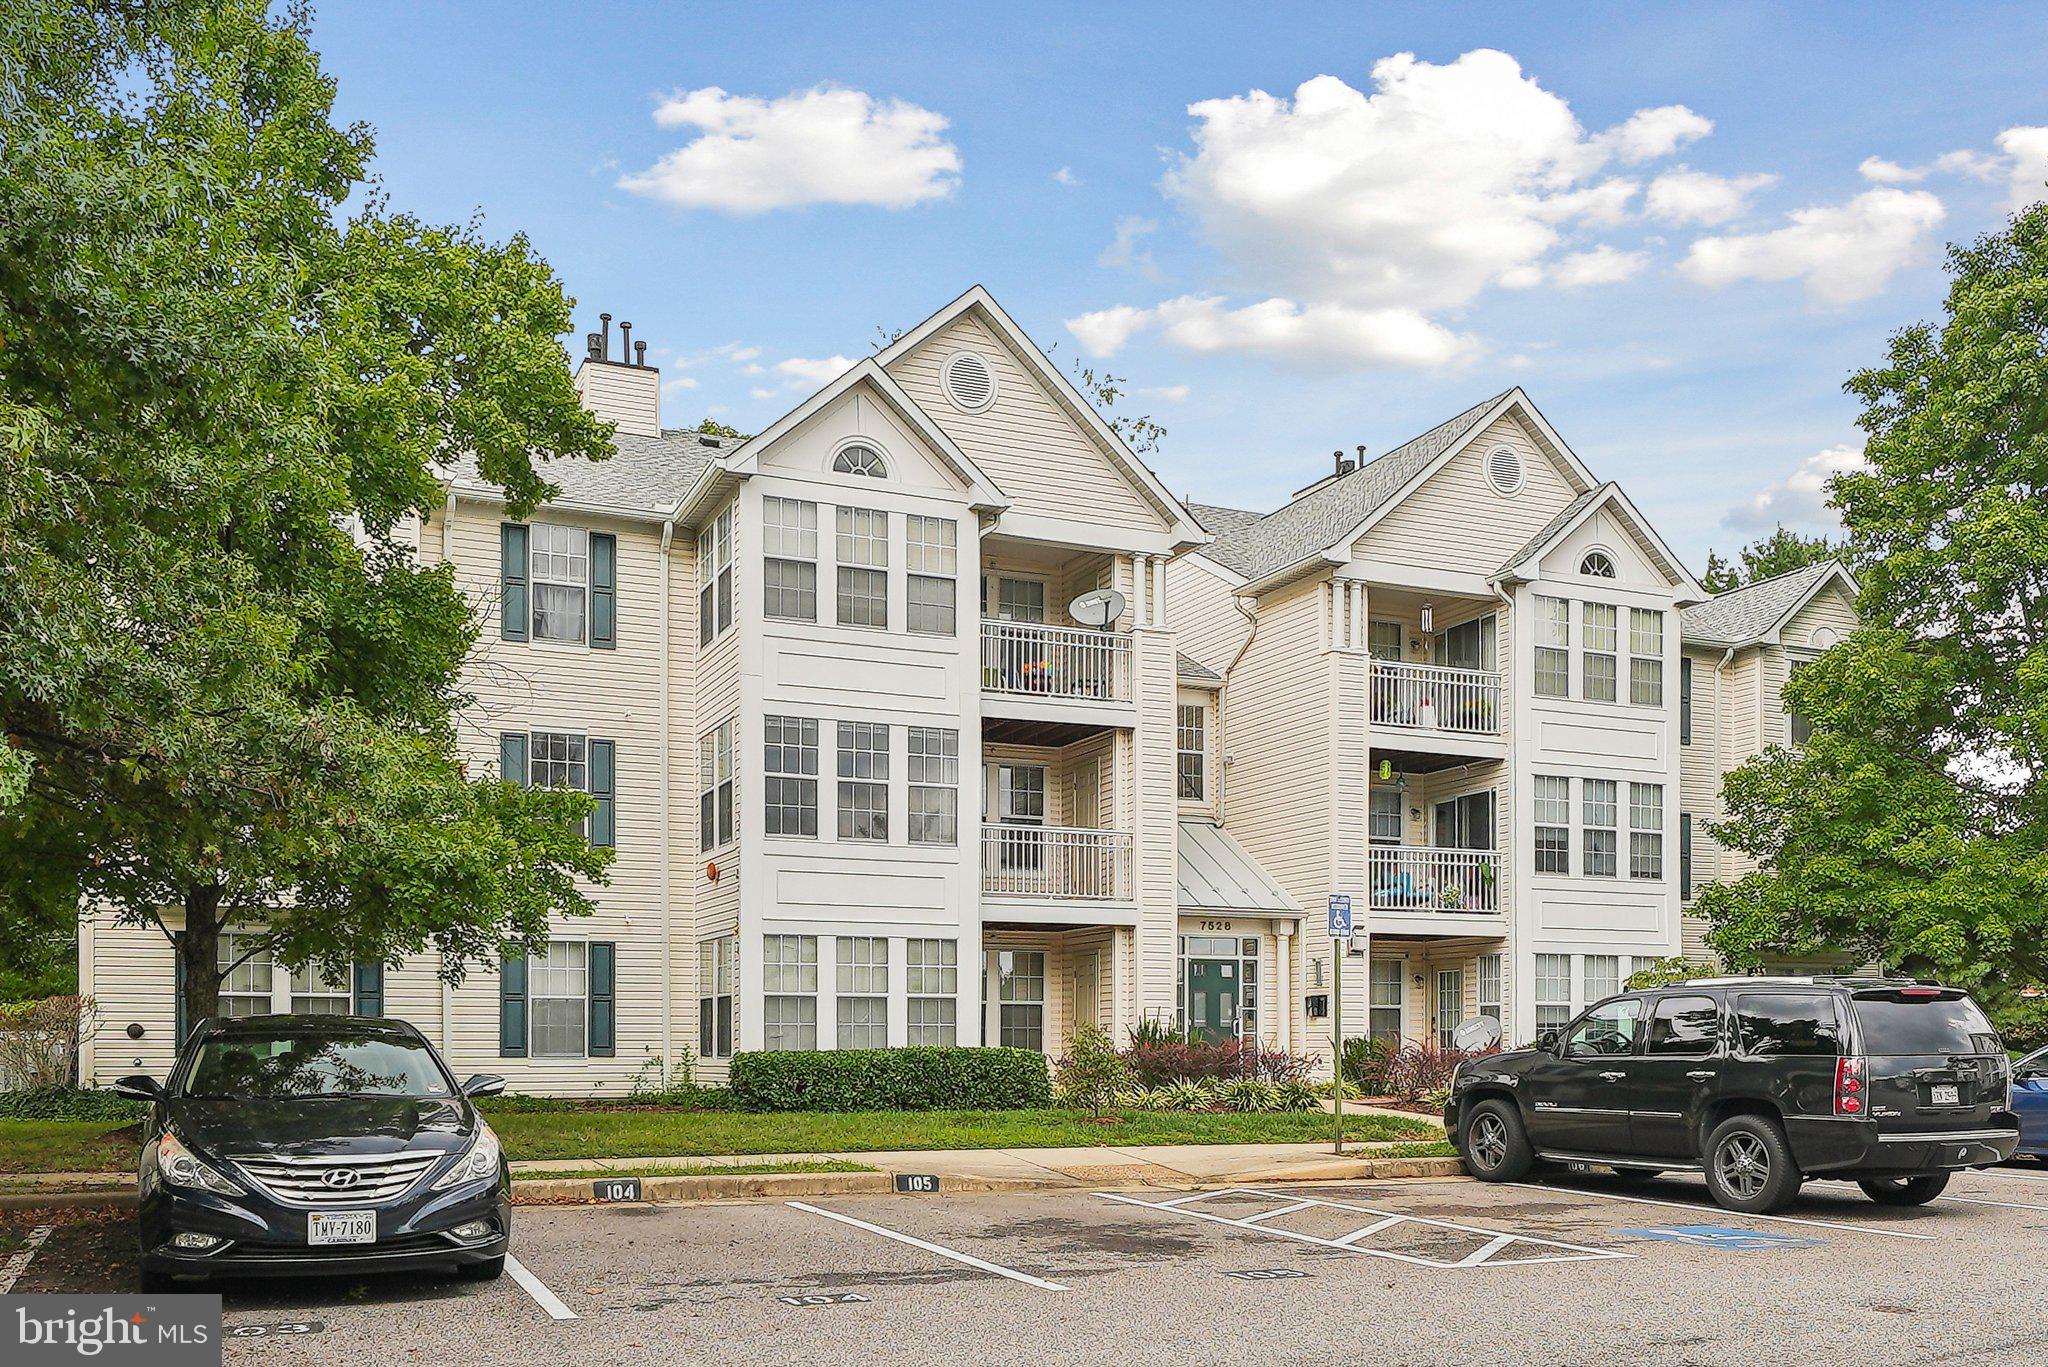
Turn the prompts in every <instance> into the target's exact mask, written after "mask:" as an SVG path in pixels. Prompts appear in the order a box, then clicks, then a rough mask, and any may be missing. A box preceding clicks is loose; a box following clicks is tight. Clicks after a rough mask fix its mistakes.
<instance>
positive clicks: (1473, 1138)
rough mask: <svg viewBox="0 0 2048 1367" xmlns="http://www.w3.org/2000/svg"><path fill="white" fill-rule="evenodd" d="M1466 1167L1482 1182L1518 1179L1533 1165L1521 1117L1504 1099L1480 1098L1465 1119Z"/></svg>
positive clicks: (1534, 1159) (1462, 1146)
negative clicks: (1486, 1099)
mask: <svg viewBox="0 0 2048 1367" xmlns="http://www.w3.org/2000/svg"><path fill="white" fill-rule="evenodd" d="M1460 1147H1461V1148H1462V1149H1463V1150H1464V1158H1465V1166H1466V1167H1468V1168H1470V1169H1471V1170H1472V1175H1473V1176H1474V1177H1476V1178H1478V1179H1479V1180H1480V1181H1482V1182H1519V1181H1521V1180H1522V1179H1523V1178H1524V1177H1527V1176H1528V1175H1529V1169H1530V1168H1532V1167H1534V1166H1535V1165H1536V1153H1535V1150H1533V1149H1531V1148H1530V1147H1529V1133H1528V1131H1527V1130H1525V1129H1523V1128H1522V1116H1521V1113H1520V1112H1519V1111H1517V1110H1516V1109H1515V1108H1514V1105H1513V1103H1511V1102H1507V1101H1498V1100H1495V1101H1482V1102H1480V1103H1479V1105H1478V1106H1476V1107H1474V1108H1473V1111H1472V1118H1471V1119H1470V1120H1467V1121H1466V1122H1465V1136H1464V1143H1463V1144H1462V1145H1461V1146H1460Z"/></svg>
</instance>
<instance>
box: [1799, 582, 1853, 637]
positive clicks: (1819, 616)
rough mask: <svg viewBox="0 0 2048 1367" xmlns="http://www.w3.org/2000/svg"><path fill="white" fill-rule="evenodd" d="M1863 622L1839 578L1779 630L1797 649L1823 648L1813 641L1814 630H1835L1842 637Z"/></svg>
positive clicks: (1836, 634) (1816, 595) (1837, 635)
mask: <svg viewBox="0 0 2048 1367" xmlns="http://www.w3.org/2000/svg"><path fill="white" fill-rule="evenodd" d="M1860 625H1862V623H1861V621H1860V620H1859V619H1858V618H1857V616H1856V605H1855V604H1854V603H1852V602H1851V601H1849V595H1848V592H1847V591H1846V590H1844V589H1843V587H1842V585H1841V583H1840V581H1839V580H1837V581H1834V582H1831V583H1829V584H1828V586H1827V587H1826V588H1824V589H1822V590H1821V591H1820V592H1819V593H1816V594H1815V595H1814V596H1813V597H1812V599H1810V600H1809V601H1808V602H1807V604H1806V605H1805V606H1804V607H1802V608H1800V609H1799V611H1797V612H1795V613H1793V614H1792V617H1791V620H1790V621H1788V622H1786V623H1785V629H1784V631H1782V632H1781V633H1780V636H1781V638H1782V639H1783V641H1784V643H1785V644H1786V645H1787V646H1790V647H1792V648H1793V649H1795V650H1801V649H1804V650H1821V649H1825V646H1824V645H1822V644H1821V643H1819V642H1816V641H1815V640H1814V633H1815V632H1817V631H1821V630H1823V629H1825V630H1828V631H1832V632H1834V633H1835V639H1837V640H1840V639H1841V638H1842V637H1844V636H1847V635H1848V634H1849V633H1850V632H1852V631H1854V630H1856V628H1857V627H1858V626H1860Z"/></svg>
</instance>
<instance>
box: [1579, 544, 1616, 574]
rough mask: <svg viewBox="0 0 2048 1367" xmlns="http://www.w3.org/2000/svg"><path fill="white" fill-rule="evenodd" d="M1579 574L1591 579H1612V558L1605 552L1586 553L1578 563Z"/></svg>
mask: <svg viewBox="0 0 2048 1367" xmlns="http://www.w3.org/2000/svg"><path fill="white" fill-rule="evenodd" d="M1579 573H1580V574H1583V575H1586V576H1587V577H1588V578H1592V579H1612V578H1614V557H1613V556H1611V555H1609V554H1608V553H1607V552H1606V551H1587V552H1586V558H1585V559H1584V560H1581V561H1580V562H1579Z"/></svg>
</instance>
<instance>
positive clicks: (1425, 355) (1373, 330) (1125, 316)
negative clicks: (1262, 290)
mask: <svg viewBox="0 0 2048 1367" xmlns="http://www.w3.org/2000/svg"><path fill="white" fill-rule="evenodd" d="M1148 328H1156V329H1157V330H1158V331H1159V334H1160V336H1161V337H1163V338H1164V339H1165V340H1166V341H1168V342H1169V343H1171V344H1173V345H1174V346H1177V347H1179V348H1181V349H1182V350H1184V351H1193V352H1200V353H1204V354H1214V353H1219V352H1234V353H1246V354H1252V355H1260V356H1266V357H1270V358H1273V359H1275V360H1280V361H1286V362H1290V363H1293V364H1297V365H1303V366H1312V367H1329V366H1361V365H1362V366H1409V367H1419V368H1425V369H1436V368H1440V367H1443V366H1448V365H1452V364H1455V363H1456V362H1459V361H1463V360H1468V359H1470V358H1471V357H1472V356H1473V355H1475V354H1476V353H1477V352H1478V349H1479V348H1478V343H1477V341H1476V340H1475V339H1473V338H1471V337H1466V336H1461V335H1460V334H1458V333H1455V332H1452V331H1451V330H1450V329H1449V328H1446V327H1444V326H1442V325H1441V324H1439V323H1435V322H1432V321H1431V320H1430V319H1428V318H1426V317H1424V316H1423V315H1422V314H1420V313H1418V312H1416V311H1415V310H1413V309H1400V308H1386V309H1374V308H1354V307H1351V306H1350V305H1346V304H1303V303H1296V302H1295V301H1293V300H1291V299H1277V298H1275V299H1267V300H1264V301H1262V302H1260V303H1256V304H1248V305H1246V306H1244V307H1242V308H1232V307H1230V306H1229V305H1228V304H1227V303H1226V302H1225V301H1224V300H1223V299H1221V298H1218V297H1217V296H1215V295H1183V296H1181V297H1180V298H1178V299H1169V300H1167V301H1166V302H1165V303H1163V304H1158V305H1155V306H1154V307H1152V308H1149V309H1136V308H1131V307H1129V306H1128V305H1125V306H1120V307H1118V308H1114V309H1104V310H1102V311H1101V312H1099V313H1091V314H1084V315H1082V316H1081V317H1079V318H1070V319H1068V320H1067V331H1069V332H1071V333H1073V334H1074V336H1075V338H1076V339H1077V340H1079V341H1080V343H1081V345H1082V347H1083V348H1084V349H1085V350H1086V351H1088V353H1089V354H1090V355H1093V356H1107V355H1110V354H1111V353H1113V352H1115V351H1116V350H1117V349H1118V348H1120V347H1121V346H1123V344H1124V343H1125V342H1126V341H1128V340H1129V339H1130V338H1131V336H1132V335H1133V334H1135V333H1137V332H1139V331H1141V330H1144V329H1148Z"/></svg>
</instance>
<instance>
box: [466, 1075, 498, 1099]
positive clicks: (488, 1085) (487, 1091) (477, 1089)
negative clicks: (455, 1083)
mask: <svg viewBox="0 0 2048 1367" xmlns="http://www.w3.org/2000/svg"><path fill="white" fill-rule="evenodd" d="M504 1090H505V1079H503V1078H501V1077H499V1076H498V1075H497V1074H496V1073H476V1074H474V1075H472V1076H471V1077H470V1079H469V1081H467V1082H465V1083H463V1084H462V1094H463V1095H464V1096H496V1095H498V1094H499V1093H500V1092H502V1091H504Z"/></svg>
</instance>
